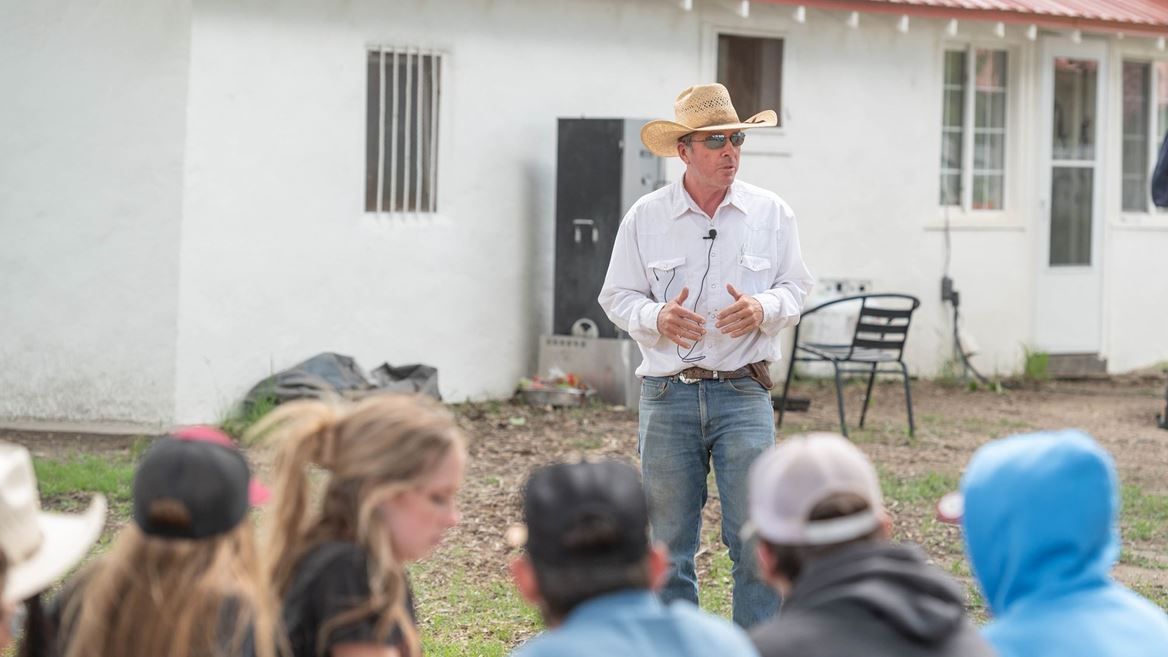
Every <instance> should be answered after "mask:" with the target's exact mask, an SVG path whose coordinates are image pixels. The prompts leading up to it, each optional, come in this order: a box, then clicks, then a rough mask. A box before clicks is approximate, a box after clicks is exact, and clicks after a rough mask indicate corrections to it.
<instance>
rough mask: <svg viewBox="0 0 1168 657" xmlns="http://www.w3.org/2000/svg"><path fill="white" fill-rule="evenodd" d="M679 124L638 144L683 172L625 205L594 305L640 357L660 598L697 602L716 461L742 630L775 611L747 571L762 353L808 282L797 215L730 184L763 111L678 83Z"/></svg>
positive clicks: (766, 412)
mask: <svg viewBox="0 0 1168 657" xmlns="http://www.w3.org/2000/svg"><path fill="white" fill-rule="evenodd" d="M674 110H675V112H676V119H677V120H676V121H652V122H650V123H648V124H646V125H645V126H644V127H643V128H642V129H641V141H643V142H644V144H645V146H646V147H647V148H648V149H649V150H650V151H652V152H653V153H654V154H656V155H659V156H662V157H675V156H676V157H680V158H681V160H682V162H684V163H685V165H686V169H685V176H684V178H683V179H682V180H680V181H678V182H675V183H673V184H670V185H667V186H665V187H663V188H661V189H659V190H657V191H655V192H653V193H651V194H647V195H646V196H644V197H642V198H641V199H640V200H639V201H637V202H636V203H635V204H633V207H632V208H631V209H630V210H629V212H628V214H627V215H626V216H625V218H624V220H623V221H622V222H621V226H620V230H619V231H618V232H617V236H616V243H615V245H614V246H613V252H612V261H611V262H610V264H609V268H608V275H607V277H606V278H605V281H604V287H603V288H602V289H601V291H600V299H599V300H600V305H601V307H603V308H604V310H605V312H606V313H607V314H608V316H609V318H610V319H611V320H612V321H613V322H614V323H615V324H616V325H617V326H619V327H620V328H621V329H623V330H625V331H627V332H628V333H629V335H631V336H632V338H633V339H634V340H636V341H637V343H638V344H639V345H640V348H641V353H642V355H643V357H644V359H643V361H642V363H641V366H640V367H638V368H637V374H638V375H640V376H641V377H642V384H641V399H640V428H639V431H638V433H639V451H640V453H641V470H642V474H643V476H644V482H645V489H646V495H647V497H648V499H649V510H650V522H651V525H652V529H653V534H654V537H655V539H656V540H659V541H663V542H664V543H665V544H666V545H667V546H668V547H669V551H670V559H671V565H672V568H671V572H670V577H669V581H668V583H667V584H666V586H665V588H664V589H663V590H662V593H661V594H662V597H663V598H664V599H665V600H666V601H671V600H674V599H679V598H680V599H687V600H690V601H693V602H697V599H698V586H697V575H696V572H695V569H694V553H695V552H696V551H697V549H698V544H699V542H700V537H701V518H702V516H701V512H702V507H703V506H704V505H705V502H706V496H707V494H708V491H707V487H706V475H707V474H708V472H709V469H710V460H711V458H712V459H713V463H714V473H715V476H716V478H717V486H718V492H719V497H720V498H721V503H722V540H723V542H725V543H726V546H727V547H728V548H729V550H730V559H731V560H732V561H733V562H734V566H733V569H732V573H733V577H734V610H733V614H734V620H735V622H737V623H739V624H740V625H743V626H746V627H749V626H751V625H753V624H755V623H757V622H758V621H760V620H763V619H765V618H768V617H770V616H772V615H774V613H775V612H776V611H777V610H778V603H779V601H778V597H777V595H776V594H775V593H774V591H773V590H772V589H771V588H770V587H768V586H767V585H766V584H765V583H763V582H762V581H760V580H759V579H758V576H757V573H756V567H755V560H754V555H753V550H750V549H747V548H746V547H745V546H743V545H742V541H741V540H740V538H739V530H740V528H741V527H742V525H743V524H744V523H745V522H746V520H747V506H746V475H747V471H748V469H749V467H750V464H751V462H752V461H753V460H754V458H755V457H756V456H758V455H759V454H761V453H762V452H763V451H764V450H766V449H767V448H768V447H770V446H771V445H773V444H774V442H775V422H774V412H773V408H772V406H771V398H770V393H769V390H770V388H771V381H770V375H769V371H768V363H769V361H774V360H777V359H778V358H779V357H780V354H779V343H778V334H779V331H780V330H781V329H782V328H784V327H786V326H791V325H794V324H795V323H797V322H798V321H799V314H800V312H801V311H802V308H803V300H804V298H805V297H806V296H807V293H808V291H809V290H810V289H811V283H812V278H811V274H810V273H809V272H808V271H807V267H806V266H804V264H803V256H802V254H801V252H800V249H799V235H798V229H797V227H796V225H795V215H794V213H793V212H792V211H791V208H790V207H788V206H787V204H786V203H784V202H783V200H782V199H780V198H779V197H778V196H776V195H775V194H774V193H772V192H770V191H767V190H765V189H761V188H759V187H755V186H753V185H749V184H747V183H744V182H741V181H737V180H735V175H736V174H737V173H738V164H739V157H740V151H739V149H740V148H741V146H742V142H743V141H744V140H745V137H746V135H745V133H744V132H743V131H744V130H746V129H749V128H760V127H773V126H774V125H775V124H776V123H777V122H778V119H777V116H776V115H775V113H774V112H773V111H771V110H767V111H763V112H759V113H758V114H755V115H754V116H751V117H750V118H748V119H746V120H745V121H740V120H739V119H738V114H737V113H736V112H735V111H734V106H733V105H732V104H731V102H730V94H729V92H728V91H726V88H725V87H723V86H722V85H720V84H704V85H699V86H696V87H690V88H689V89H686V90H685V91H683V92H681V95H680V96H678V98H677V102H676V103H675V105H674Z"/></svg>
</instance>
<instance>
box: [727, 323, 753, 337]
mask: <svg viewBox="0 0 1168 657" xmlns="http://www.w3.org/2000/svg"><path fill="white" fill-rule="evenodd" d="M749 330H750V322H749V321H748V320H743V319H740V320H738V321H734V322H728V323H727V324H726V325H725V326H723V327H722V328H721V331H722V333H724V334H726V335H729V336H730V337H732V338H733V337H738V336H736V335H734V334H735V333H738V332H739V331H747V332H748V331H749Z"/></svg>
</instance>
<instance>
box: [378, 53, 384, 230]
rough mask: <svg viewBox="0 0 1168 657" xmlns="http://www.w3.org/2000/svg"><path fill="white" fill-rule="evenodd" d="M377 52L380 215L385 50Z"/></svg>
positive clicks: (379, 211) (382, 172)
mask: <svg viewBox="0 0 1168 657" xmlns="http://www.w3.org/2000/svg"><path fill="white" fill-rule="evenodd" d="M377 52H378V55H377V73H378V83H377V214H378V215H380V214H381V195H382V194H383V193H384V188H385V48H384V47H382V48H379V49H378V51H377Z"/></svg>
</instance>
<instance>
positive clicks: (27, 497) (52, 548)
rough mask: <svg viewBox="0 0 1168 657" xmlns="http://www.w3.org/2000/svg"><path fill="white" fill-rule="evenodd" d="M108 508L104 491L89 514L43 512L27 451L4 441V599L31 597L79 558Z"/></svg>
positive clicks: (0, 516)
mask: <svg viewBox="0 0 1168 657" xmlns="http://www.w3.org/2000/svg"><path fill="white" fill-rule="evenodd" d="M105 512H106V503H105V498H104V497H102V496H101V495H95V496H94V498H93V501H92V502H90V504H89V508H88V509H86V510H85V512H84V513H79V514H78V513H49V512H45V511H41V500H40V495H39V494H38V493H37V482H36V474H35V472H34V471H33V468H32V457H31V456H29V453H28V450H27V449H25V448H24V447H21V446H20V445H14V444H12V443H4V442H0V549H3V550H4V555H5V556H6V557H7V558H8V574H7V583H6V584H5V586H4V592H3V600H4V601H5V602H19V601H21V600H25V599H27V598H30V597H32V596H33V595H34V594H36V593H39V592H41V591H43V590H45V589H47V588H48V587H49V586H50V585H51V584H52V583H53V582H55V581H56V580H57V579H58V578H60V577H61V576H62V575H64V574H65V573H67V572H68V571H69V569H70V568H72V567H73V566H74V565H76V564H77V563H78V562H80V561H81V559H83V558H84V557H85V553H86V552H88V551H89V548H90V546H92V545H93V544H94V543H95V542H97V539H98V537H99V536H100V535H101V530H102V527H104V526H105Z"/></svg>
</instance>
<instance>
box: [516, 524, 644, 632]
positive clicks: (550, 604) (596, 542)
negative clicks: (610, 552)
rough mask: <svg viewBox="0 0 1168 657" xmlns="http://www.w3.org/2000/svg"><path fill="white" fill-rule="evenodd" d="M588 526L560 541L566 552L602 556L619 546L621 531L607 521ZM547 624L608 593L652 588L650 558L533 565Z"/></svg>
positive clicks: (578, 527)
mask: <svg viewBox="0 0 1168 657" xmlns="http://www.w3.org/2000/svg"><path fill="white" fill-rule="evenodd" d="M585 520H586V522H582V523H580V524H579V525H578V526H576V527H574V528H572V529H571V530H570V531H568V532H566V533H565V534H564V535H563V537H562V538H561V541H560V542H561V546H562V547H563V549H564V550H566V551H568V552H571V553H574V554H581V555H588V554H592V555H596V554H603V553H604V552H605V551H606V549H608V548H611V546H614V545H619V544H620V538H621V537H620V536H619V532H620V528H619V527H618V526H617V525H616V524H615V523H614V522H612V521H610V520H609V519H607V518H594V517H588V518H585ZM532 565H533V566H534V568H535V579H536V581H537V582H538V583H539V592H540V597H541V598H543V601H544V609H543V612H544V615H545V616H546V617H547V618H546V619H545V620H551V621H559V620H562V619H563V618H565V617H566V616H567V615H568V614H569V613H571V611H572V610H573V609H575V608H576V606H577V605H580V604H581V603H584V602H587V601H589V600H591V599H592V598H596V597H599V596H601V595H604V594H606V593H614V592H616V591H624V590H627V589H647V588H649V567H648V558H647V557H646V558H643V559H639V560H637V561H634V562H632V563H626V564H605V563H574V564H572V563H569V564H564V565H548V564H541V563H539V562H538V561H534V560H533V561H532Z"/></svg>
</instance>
